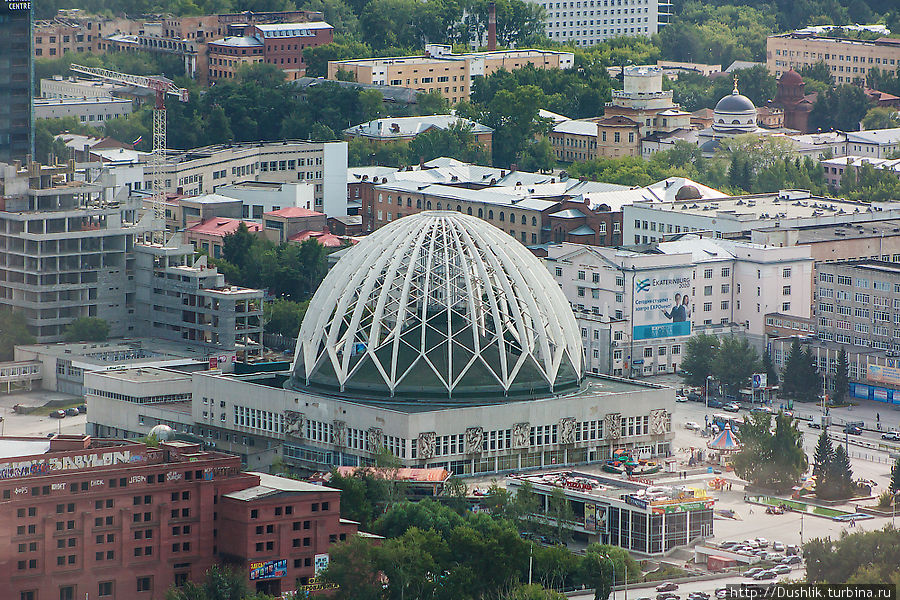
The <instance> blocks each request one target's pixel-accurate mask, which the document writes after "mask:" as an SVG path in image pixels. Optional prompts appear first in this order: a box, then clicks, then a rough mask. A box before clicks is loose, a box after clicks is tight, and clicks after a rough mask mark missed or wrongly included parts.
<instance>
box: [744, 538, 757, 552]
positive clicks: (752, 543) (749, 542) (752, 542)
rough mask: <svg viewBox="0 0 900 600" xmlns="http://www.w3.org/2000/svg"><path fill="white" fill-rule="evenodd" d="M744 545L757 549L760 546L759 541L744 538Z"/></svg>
mask: <svg viewBox="0 0 900 600" xmlns="http://www.w3.org/2000/svg"><path fill="white" fill-rule="evenodd" d="M744 545H745V546H748V547H750V548H752V549H753V550H757V549H758V548H759V542H757V541H756V540H744Z"/></svg>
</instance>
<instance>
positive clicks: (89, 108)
mask: <svg viewBox="0 0 900 600" xmlns="http://www.w3.org/2000/svg"><path fill="white" fill-rule="evenodd" d="M131 108H132V102H131V100H123V99H121V98H102V97H96V98H35V99H34V118H35V119H62V118H65V117H74V118H76V119H78V120H79V121H80V122H82V123H86V124H88V125H92V126H101V125H105V124H106V122H107V121H111V120H113V119H117V118H119V117H127V116H128V115H130V114H131Z"/></svg>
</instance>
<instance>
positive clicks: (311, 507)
mask: <svg viewBox="0 0 900 600" xmlns="http://www.w3.org/2000/svg"><path fill="white" fill-rule="evenodd" d="M11 449H14V450H15V453H16V454H17V455H16V456H13V455H12V453H11V452H10V450H11ZM19 454H21V455H19ZM0 461H2V462H0V544H2V547H3V548H5V550H4V551H3V552H2V553H0V569H2V574H0V587H2V589H4V590H7V591H6V592H4V593H3V594H2V597H3V598H4V599H8V600H48V599H52V600H57V599H60V600H76V599H77V600H80V599H81V598H91V599H94V598H97V599H107V600H115V599H117V598H118V599H127V600H132V599H134V600H139V599H147V600H151V599H152V600H157V599H160V598H163V596H164V594H165V591H166V589H167V588H168V587H169V586H171V585H173V584H175V585H178V584H181V583H183V582H185V581H187V580H190V579H193V580H200V579H202V577H203V575H204V573H205V572H206V570H207V569H209V568H210V567H211V566H212V565H213V564H214V563H215V562H225V563H228V564H231V565H233V566H234V567H235V568H236V569H238V570H239V572H243V573H246V576H247V580H248V584H249V586H250V589H256V590H260V591H265V592H267V593H271V594H280V593H281V592H283V591H288V590H293V589H295V587H296V586H297V585H298V584H299V585H307V584H309V580H310V579H311V578H312V577H314V575H315V572H316V564H317V563H318V564H319V565H320V566H321V565H323V564H325V563H327V553H328V547H329V546H330V545H331V544H333V543H335V542H338V541H340V540H342V539H345V538H346V536H347V535H351V534H353V533H355V531H356V526H355V524H354V523H351V522H346V521H342V520H341V518H340V493H339V491H338V490H334V489H331V488H327V487H323V486H316V485H313V484H308V483H304V482H300V481H294V480H290V479H285V478H282V477H275V476H272V475H266V474H262V473H250V472H241V463H240V459H239V458H238V457H237V456H230V455H226V454H222V453H218V452H206V451H202V450H201V449H200V446H199V445H198V444H192V443H186V442H178V441H172V442H161V443H160V445H159V447H158V448H152V447H148V446H146V445H144V444H139V443H135V442H125V441H117V440H97V439H92V438H90V437H89V436H56V437H54V438H53V439H51V440H47V439H45V438H10V437H6V438H0Z"/></svg>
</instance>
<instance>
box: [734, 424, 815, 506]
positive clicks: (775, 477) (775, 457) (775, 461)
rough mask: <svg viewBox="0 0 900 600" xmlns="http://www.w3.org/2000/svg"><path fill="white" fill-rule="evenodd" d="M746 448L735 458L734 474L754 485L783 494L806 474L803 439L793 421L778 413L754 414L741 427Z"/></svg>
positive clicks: (742, 441) (742, 439)
mask: <svg viewBox="0 0 900 600" xmlns="http://www.w3.org/2000/svg"><path fill="white" fill-rule="evenodd" d="M741 443H742V444H743V447H742V449H741V451H740V452H738V453H737V454H735V457H734V470H735V472H736V473H737V474H738V476H740V477H741V478H742V479H744V480H746V481H748V482H750V483H751V484H752V485H758V486H761V487H764V488H767V489H773V490H776V491H784V490H788V489H790V488H791V487H792V486H793V485H795V484H796V483H797V479H798V478H799V476H800V475H801V474H802V473H803V472H804V471H806V466H807V462H806V455H805V454H804V452H803V435H802V434H801V433H800V431H799V430H798V429H797V425H796V423H795V422H794V420H793V419H792V418H791V417H788V416H786V415H785V414H783V413H781V412H779V413H778V414H777V415H776V416H775V428H774V430H773V429H772V417H771V415H768V414H766V413H758V414H751V415H749V418H746V419H745V420H744V425H743V426H742V427H741Z"/></svg>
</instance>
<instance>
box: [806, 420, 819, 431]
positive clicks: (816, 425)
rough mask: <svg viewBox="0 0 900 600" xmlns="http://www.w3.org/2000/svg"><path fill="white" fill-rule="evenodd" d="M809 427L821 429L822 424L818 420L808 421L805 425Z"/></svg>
mask: <svg viewBox="0 0 900 600" xmlns="http://www.w3.org/2000/svg"><path fill="white" fill-rule="evenodd" d="M807 426H808V427H809V428H810V429H822V424H821V423H819V422H818V421H810V422H809V424H808V425H807Z"/></svg>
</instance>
